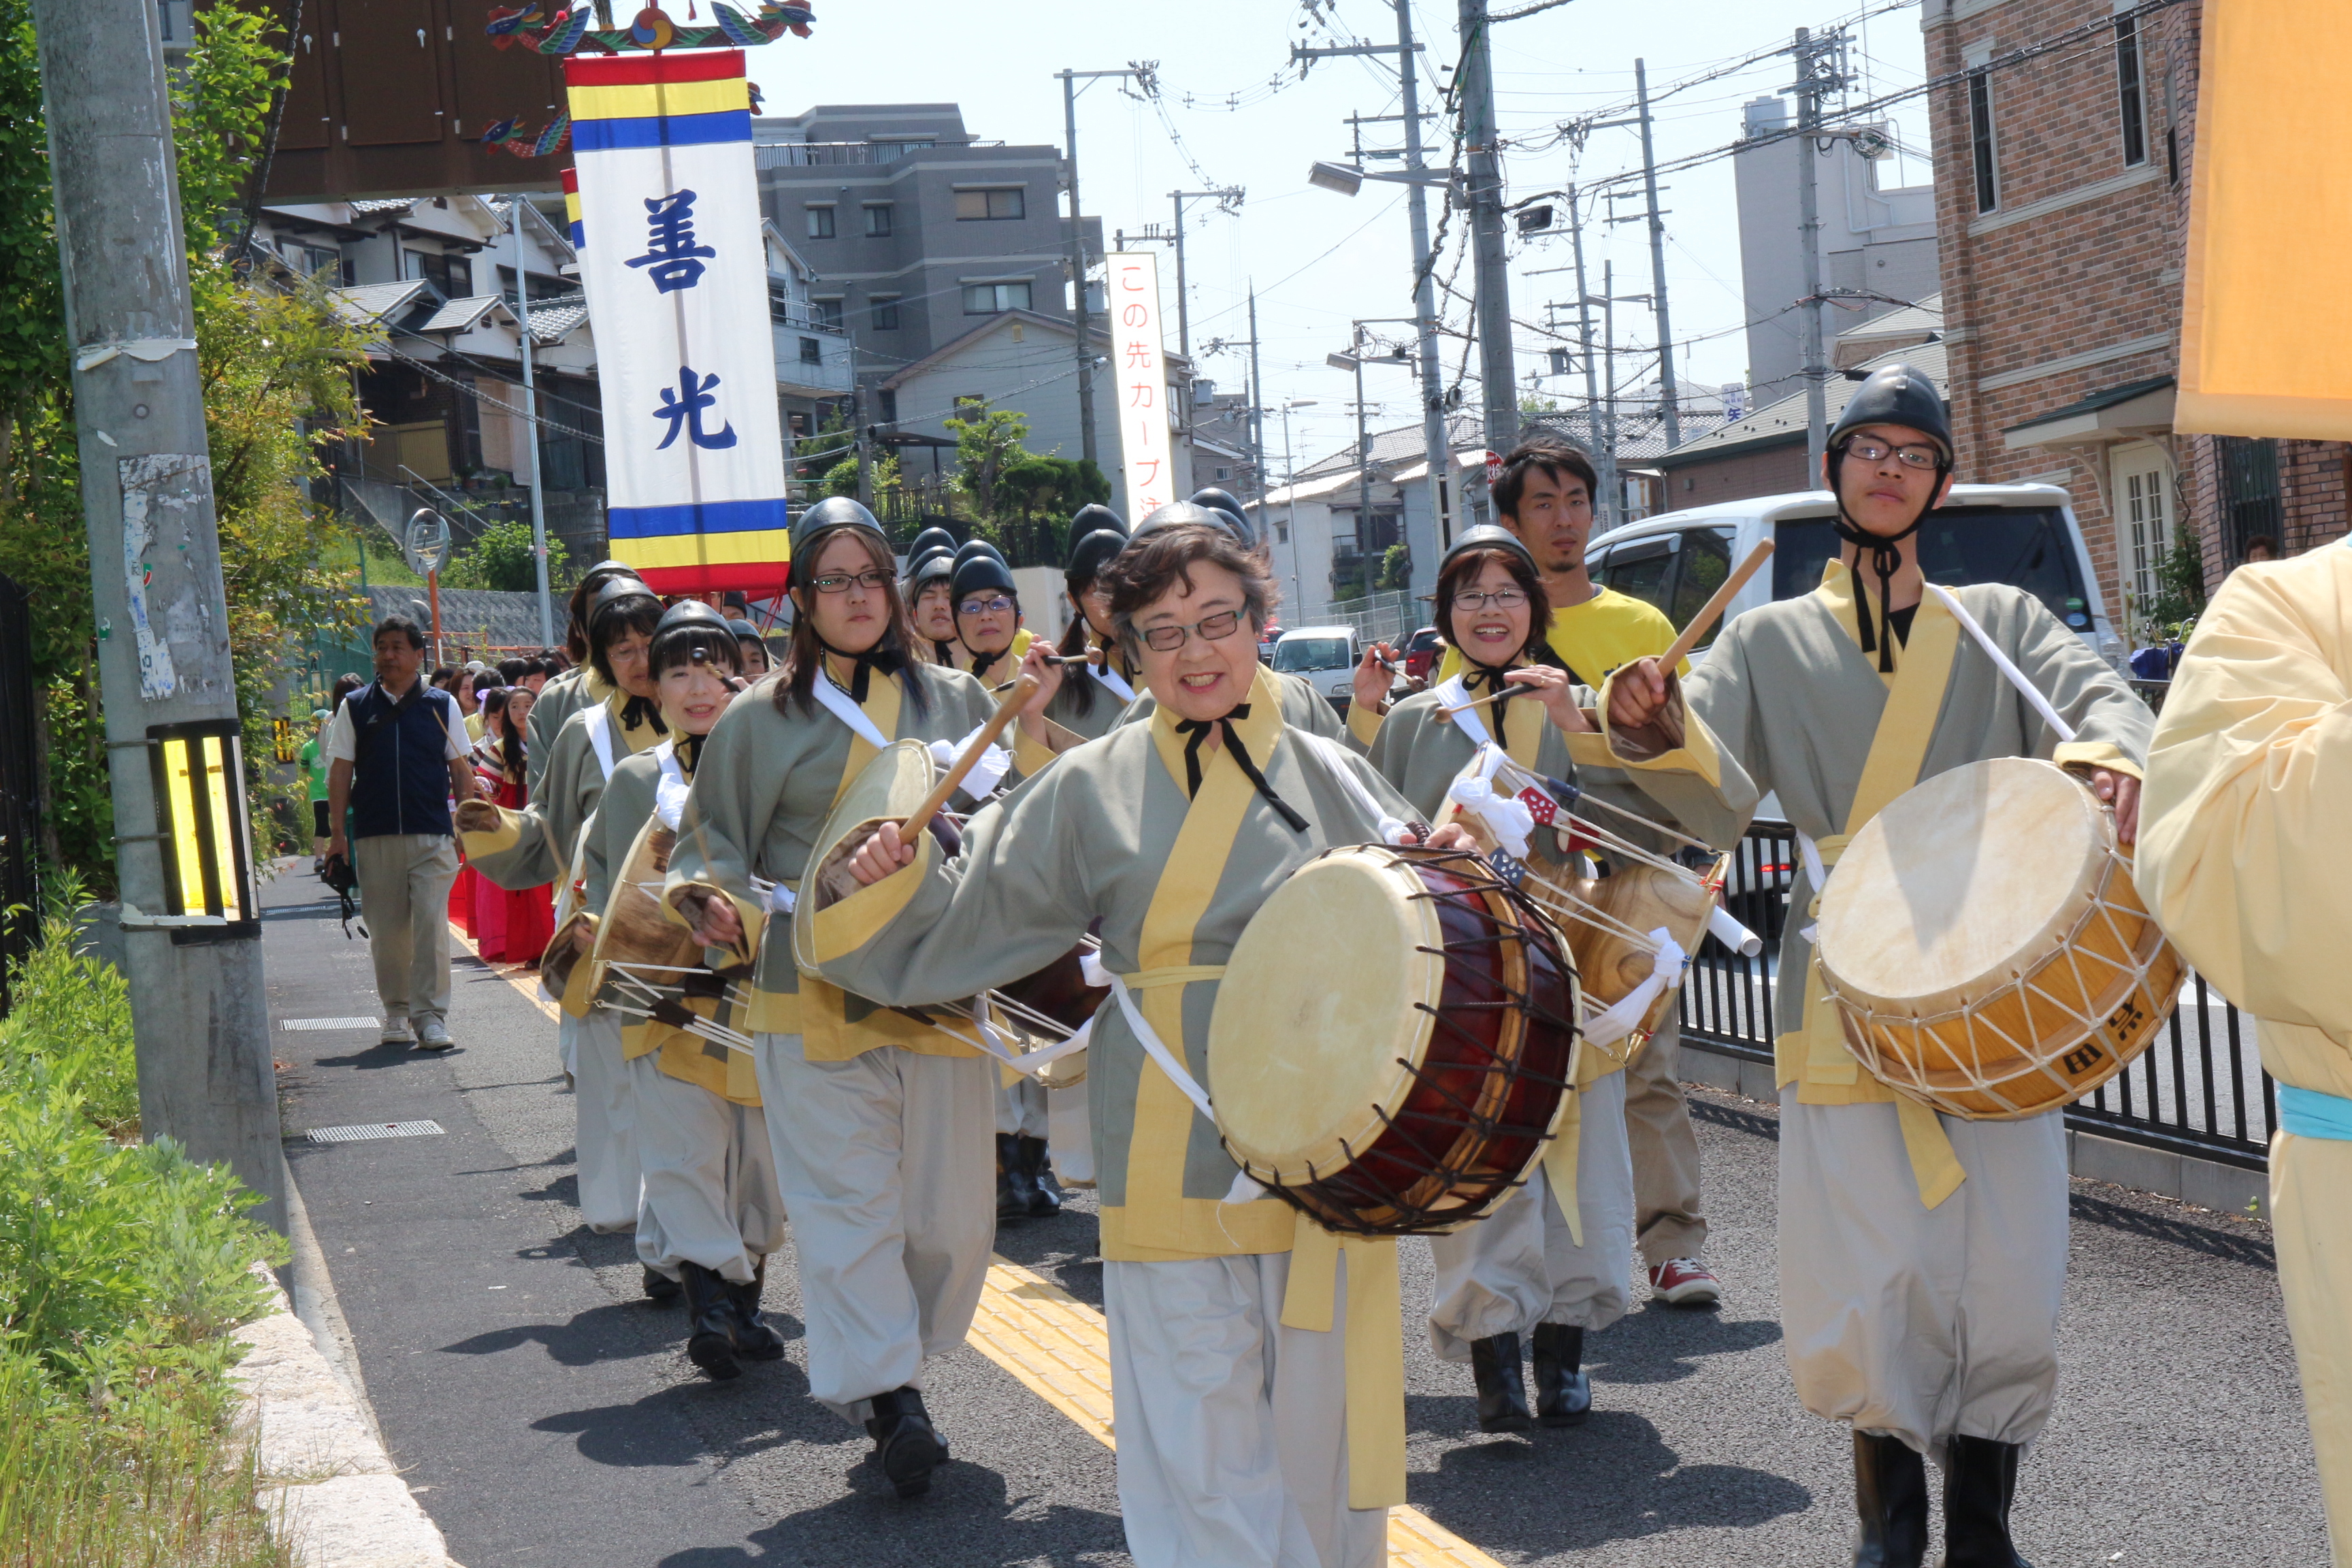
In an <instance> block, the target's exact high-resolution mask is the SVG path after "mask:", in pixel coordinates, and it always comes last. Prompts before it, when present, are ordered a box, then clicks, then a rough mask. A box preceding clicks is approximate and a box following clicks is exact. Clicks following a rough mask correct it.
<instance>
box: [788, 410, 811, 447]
mask: <svg viewBox="0 0 2352 1568" xmlns="http://www.w3.org/2000/svg"><path fill="white" fill-rule="evenodd" d="M784 427H785V428H786V429H788V430H790V431H791V432H792V435H793V440H795V441H797V440H799V439H800V438H801V437H803V436H805V435H807V434H808V433H809V416H807V415H805V414H787V415H785V416H784Z"/></svg>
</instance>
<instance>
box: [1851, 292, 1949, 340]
mask: <svg viewBox="0 0 2352 1568" xmlns="http://www.w3.org/2000/svg"><path fill="white" fill-rule="evenodd" d="M1943 330H1944V297H1943V295H1941V294H1940V293H1937V294H1930V295H1928V296H1927V298H1926V299H1924V300H1920V301H1919V302H1918V303H1917V304H1916V305H1905V306H1903V307H1902V308H1900V309H1899V310H1889V311H1887V312H1886V314H1885V315H1883V316H1873V317H1872V318H1871V319H1870V320H1868V321H1864V322H1863V323H1861V324H1860V325H1859V326H1853V327H1848V328H1846V329H1845V331H1842V332H1840V333H1839V334H1838V338H1839V341H1841V342H1854V341H1857V340H1863V339H1869V338H1903V337H1924V336H1926V335H1927V333H1929V332H1940V331H1943Z"/></svg>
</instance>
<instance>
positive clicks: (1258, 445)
mask: <svg viewBox="0 0 2352 1568" xmlns="http://www.w3.org/2000/svg"><path fill="white" fill-rule="evenodd" d="M1249 323H1250V459H1251V461H1250V466H1251V468H1253V469H1254V470H1255V473H1256V476H1257V525H1258V527H1259V528H1261V529H1265V528H1269V527H1271V526H1272V524H1270V523H1268V522H1267V521H1266V516H1265V382H1264V381H1263V380H1261V379H1259V375H1258V368H1257V281H1256V279H1251V280H1250V291H1249ZM1294 510H1295V503H1294ZM1291 551H1292V554H1291V561H1292V564H1293V567H1294V570H1293V571H1292V573H1291V576H1292V577H1293V578H1294V579H1295V578H1296V577H1297V570H1296V569H1295V568H1296V565H1297V541H1296V540H1295V539H1294V540H1293V542H1292V544H1291Z"/></svg>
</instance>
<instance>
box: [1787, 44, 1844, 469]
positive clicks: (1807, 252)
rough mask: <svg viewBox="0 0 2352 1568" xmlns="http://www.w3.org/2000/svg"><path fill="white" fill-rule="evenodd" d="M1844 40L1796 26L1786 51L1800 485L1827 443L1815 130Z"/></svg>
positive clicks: (1835, 80) (1834, 84)
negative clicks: (1792, 66) (1796, 260)
mask: <svg viewBox="0 0 2352 1568" xmlns="http://www.w3.org/2000/svg"><path fill="white" fill-rule="evenodd" d="M1843 43H1844V37H1843V34H1840V33H1835V32H1832V33H1824V34H1822V36H1821V37H1818V38H1816V37H1813V33H1812V29H1811V28H1810V27H1800V28H1798V29H1797V40H1796V42H1795V44H1794V45H1792V46H1791V47H1790V54H1792V55H1794V56H1795V57H1796V59H1797V81H1796V85H1795V86H1794V87H1792V88H1791V89H1790V91H1791V92H1792V93H1794V94H1795V95H1796V99H1797V136H1798V140H1797V234H1798V237H1799V238H1800V239H1801V242H1802V243H1801V251H1802V254H1803V257H1804V263H1805V298H1804V300H1803V306H1804V309H1803V310H1802V311H1801V313H1800V315H1799V317H1798V321H1799V322H1800V324H1801V327H1802V329H1803V331H1802V336H1801V344H1802V348H1801V352H1802V353H1803V354H1804V356H1805V364H1804V370H1803V372H1802V374H1803V375H1804V378H1805V464H1806V468H1805V472H1806V476H1807V478H1806V483H1807V484H1809V485H1818V484H1820V483H1821V478H1822V453H1823V452H1824V451H1826V450H1827V449H1828V446H1829V374H1830V369H1829V365H1828V363H1826V361H1825V360H1824V358H1823V356H1822V338H1823V336H1824V332H1823V328H1822V309H1823V303H1824V302H1823V300H1822V219H1821V195H1820V190H1819V178H1818V175H1819V163H1820V159H1821V154H1820V153H1819V152H1818V150H1817V147H1818V133H1819V132H1820V131H1821V126H1822V99H1823V98H1825V97H1827V96H1828V95H1829V94H1830V93H1832V92H1833V91H1835V90H1836V89H1838V88H1839V87H1840V86H1842V85H1843V77H1842V76H1841V75H1840V74H1839V73H1838V72H1836V71H1835V70H1833V69H1825V68H1824V67H1826V66H1827V65H1828V63H1829V59H1830V56H1831V55H1832V53H1833V52H1835V51H1836V50H1837V49H1838V48H1839V47H1841V46H1842V45H1843Z"/></svg>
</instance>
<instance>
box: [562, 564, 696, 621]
mask: <svg viewBox="0 0 2352 1568" xmlns="http://www.w3.org/2000/svg"><path fill="white" fill-rule="evenodd" d="M624 599H652V600H653V601H654V602H655V603H656V604H659V603H660V602H661V601H660V598H659V596H658V595H656V594H655V593H654V591H653V590H652V589H651V588H648V587H646V585H645V584H643V583H641V582H639V581H637V577H636V574H635V573H631V574H628V575H626V576H618V577H608V578H606V579H605V582H604V586H603V587H601V588H599V589H597V590H596V592H595V593H594V594H593V595H590V597H589V600H588V621H589V624H590V625H592V626H593V625H594V624H595V620H596V617H597V616H600V615H602V614H604V611H605V610H607V609H609V608H610V607H611V606H613V605H617V604H619V603H620V602H621V601H622V600H624ZM702 607H703V608H704V609H706V610H709V609H710V606H709V605H703V606H702ZM711 614H713V615H717V614H718V612H717V611H716V610H711Z"/></svg>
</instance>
